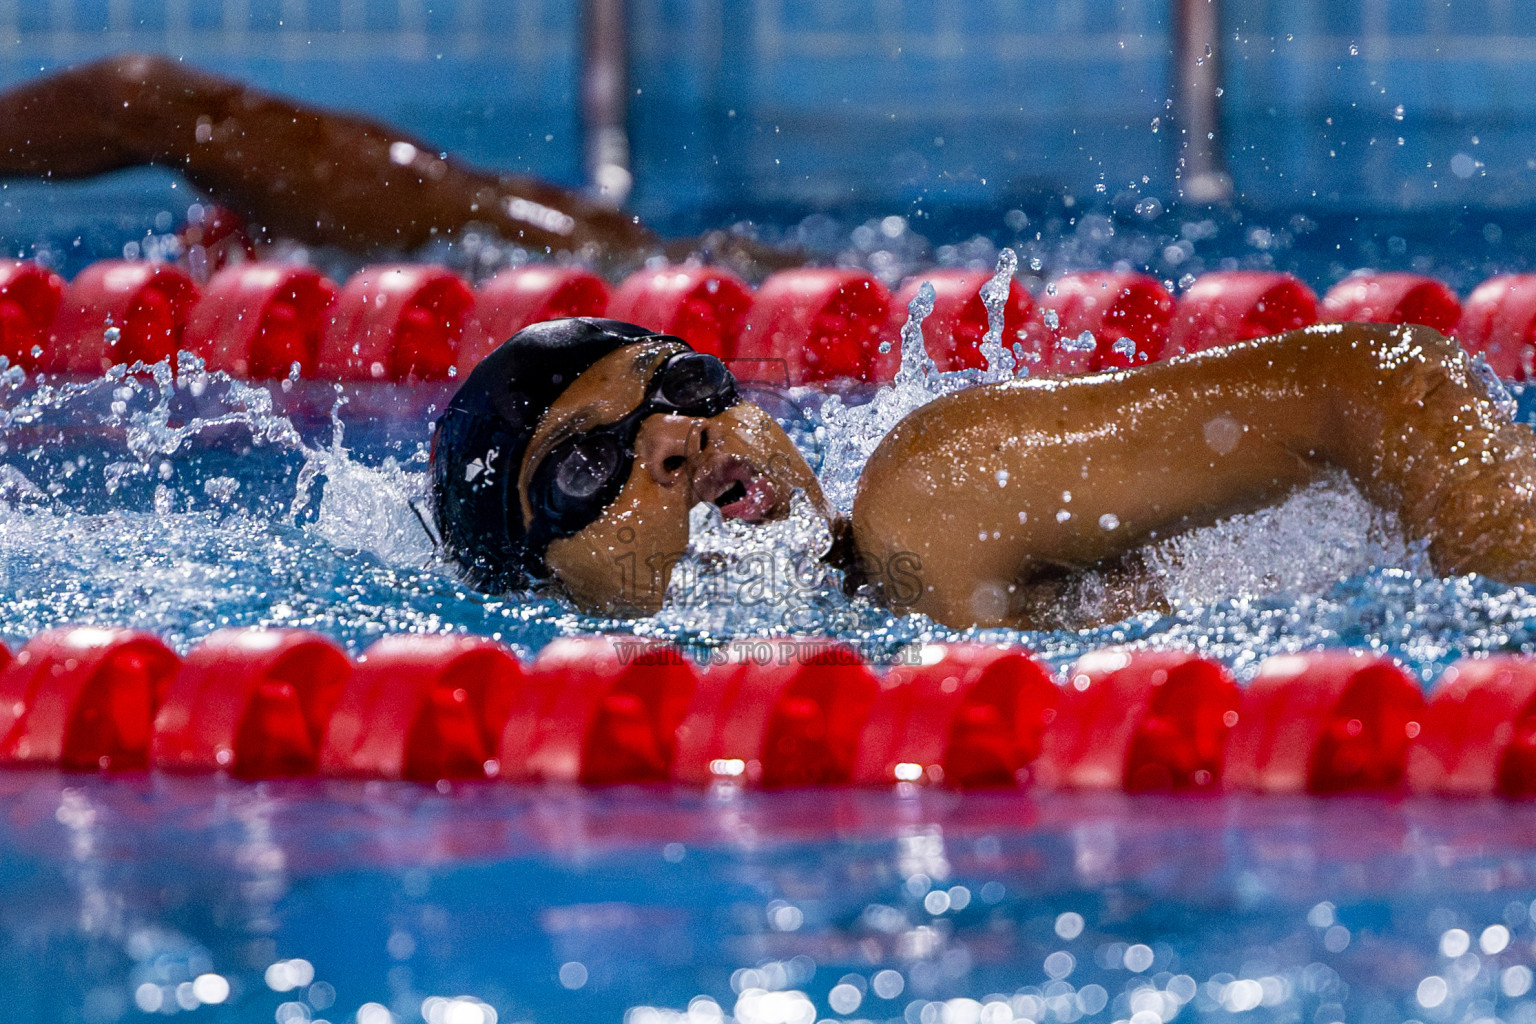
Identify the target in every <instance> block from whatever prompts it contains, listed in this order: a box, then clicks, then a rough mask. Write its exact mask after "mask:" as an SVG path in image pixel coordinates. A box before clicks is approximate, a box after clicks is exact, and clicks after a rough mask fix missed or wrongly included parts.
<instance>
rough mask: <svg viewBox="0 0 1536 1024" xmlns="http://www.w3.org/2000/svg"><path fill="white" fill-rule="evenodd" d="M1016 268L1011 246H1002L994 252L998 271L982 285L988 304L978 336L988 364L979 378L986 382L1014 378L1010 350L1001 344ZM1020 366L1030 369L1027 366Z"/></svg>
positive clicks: (1016, 263)
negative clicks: (982, 332) (981, 334)
mask: <svg viewBox="0 0 1536 1024" xmlns="http://www.w3.org/2000/svg"><path fill="white" fill-rule="evenodd" d="M1018 269H1019V258H1018V256H1017V255H1015V254H1014V251H1013V250H1012V249H1004V250H1003V251H1002V252H1000V253H998V254H997V272H996V273H994V274H993V275H992V280H990V281H988V282H987V283H986V284H985V285H983V286H982V288H981V301H982V304H983V305H984V306H986V307H987V333H986V335H985V337H983V338H982V339H981V354H982V357H983V358H984V359H986V361H987V368H986V370H985V371H984V372H983V374H982V380H983V381H985V382H986V383H988V384H992V383H996V382H998V381H1004V380H1012V379H1013V374H1014V367H1015V365H1016V364H1015V360H1014V355H1013V352H1011V351H1010V350H1009V349H1008V348H1007V346H1005V345H1004V344H1003V313H1004V311H1005V310H1006V309H1007V307H1008V292H1009V289H1010V287H1011V286H1012V284H1013V275H1014V274H1015V273H1017V272H1018ZM1021 369H1023V371H1024V372H1025V373H1028V372H1029V368H1028V367H1022V368H1021Z"/></svg>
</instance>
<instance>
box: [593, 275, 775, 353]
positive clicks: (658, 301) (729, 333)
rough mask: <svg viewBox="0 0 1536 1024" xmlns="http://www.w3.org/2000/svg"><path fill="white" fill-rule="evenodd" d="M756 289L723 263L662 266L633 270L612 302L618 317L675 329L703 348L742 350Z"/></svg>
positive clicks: (611, 312)
mask: <svg viewBox="0 0 1536 1024" xmlns="http://www.w3.org/2000/svg"><path fill="white" fill-rule="evenodd" d="M751 305H752V290H751V289H750V288H748V287H747V284H746V282H745V281H743V280H742V279H741V278H739V277H737V276H736V275H735V274H732V273H730V272H729V271H726V270H721V269H720V268H718V267H695V266H681V267H657V268H653V269H650V270H641V271H637V272H636V273H633V274H631V275H629V277H627V278H625V279H624V283H623V284H621V285H619V288H618V291H616V292H614V293H613V299H612V300H611V301H610V302H609V303H608V315H609V316H611V317H613V319H615V320H624V321H627V322H629V323H632V324H640V325H642V326H645V327H649V328H650V329H652V330H655V331H661V332H663V333H664V334H675V335H677V337H679V338H682V339H683V340H684V341H686V342H687V343H688V344H690V345H692V346H693V347H694V348H695V349H697V350H698V351H700V352H708V353H709V354H710V355H715V356H719V357H720V358H722V359H729V358H732V357H733V356H735V354H736V339H737V337H738V336H739V335H740V334H741V324H742V319H743V318H744V317H745V316H746V314H747V309H748V307H750V306H751Z"/></svg>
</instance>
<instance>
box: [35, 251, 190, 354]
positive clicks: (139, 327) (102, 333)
mask: <svg viewBox="0 0 1536 1024" xmlns="http://www.w3.org/2000/svg"><path fill="white" fill-rule="evenodd" d="M196 301H197V286H196V285H194V284H193V283H192V279H191V278H190V277H188V276H187V275H186V274H185V273H183V272H182V271H181V270H178V269H177V268H176V267H174V266H172V265H170V264H169V263H130V262H128V261H126V260H100V261H98V262H96V263H92V264H91V265H90V266H88V267H86V268H85V269H84V270H82V271H80V276H78V277H76V278H75V279H74V280H73V281H71V282H70V283H69V285H68V286H67V287H66V288H65V290H64V300H63V302H62V303H61V304H60V306H59V315H58V319H56V320H55V321H54V324H53V333H52V335H51V337H50V338H49V341H48V344H47V346H46V347H45V348H44V350H43V354H42V355H41V356H39V357H38V359H37V368H38V369H39V370H43V371H46V372H49V373H57V372H65V373H87V374H92V375H95V374H98V373H103V372H105V371H106V370H109V369H111V368H112V367H113V366H115V365H117V364H119V363H133V362H138V361H143V362H146V363H157V362H159V361H160V360H162V359H172V358H174V357H175V355H176V353H177V352H178V351H180V350H181V348H182V347H183V334H184V333H185V331H186V325H187V316H188V314H189V313H190V312H191V311H192V305H193V303H194V302H196Z"/></svg>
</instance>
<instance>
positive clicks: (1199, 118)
mask: <svg viewBox="0 0 1536 1024" xmlns="http://www.w3.org/2000/svg"><path fill="white" fill-rule="evenodd" d="M1173 28H1174V44H1173V45H1174V51H1173V77H1174V89H1175V90H1176V94H1177V95H1176V98H1175V103H1176V108H1175V111H1174V113H1175V114H1176V116H1177V121H1178V125H1179V127H1180V129H1181V130H1182V132H1183V136H1184V146H1183V153H1182V155H1181V156H1180V159H1179V174H1178V178H1179V191H1180V193H1181V194H1182V196H1183V198H1184V199H1186V200H1187V201H1189V202H1192V203H1220V202H1225V201H1226V200H1228V199H1231V198H1232V176H1231V175H1229V174H1228V173H1227V168H1226V162H1225V160H1224V159H1223V156H1222V154H1223V152H1224V149H1223V146H1222V138H1221V97H1220V92H1221V5H1220V2H1219V0H1176V2H1175V4H1174V27H1173Z"/></svg>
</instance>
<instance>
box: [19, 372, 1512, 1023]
mask: <svg viewBox="0 0 1536 1024" xmlns="http://www.w3.org/2000/svg"><path fill="white" fill-rule="evenodd" d="M914 360H915V357H914ZM919 363H920V360H916V361H913V362H909V365H908V371H909V373H908V375H907V376H905V377H904V378H903V383H902V385H901V386H899V387H898V388H897V389H895V390H893V391H890V392H887V393H885V394H882V395H878V396H875V397H874V398H873V400H868V399H869V398H870V396H868V395H860V396H837V397H833V398H830V399H829V398H826V397H825V396H821V395H816V394H811V393H796V394H789V395H783V394H769V393H762V394H759V395H758V396H757V397H758V398H759V399H760V400H761V401H762V402H763V403H764V404H765V405H766V406H768V407H769V408H770V409H771V410H772V411H773V412H774V413H775V414H776V415H778V416H779V417H780V418H781V419H782V420H783V421H784V422H785V423H786V425H787V426H788V427H789V428H790V430H791V433H792V434H793V435H794V436H795V437H796V439H797V441H799V442H800V443H801V444H802V445H803V447H804V449H805V450H806V453H807V455H808V456H809V457H810V459H811V460H812V462H813V464H816V465H818V466H822V467H824V474H823V475H824V478H825V479H826V480H827V482H828V485H829V492H830V493H832V494H834V496H836V497H838V499H839V500H841V501H843V502H845V503H846V501H847V500H848V499H849V498H851V494H852V491H851V487H850V484H851V477H850V476H849V475H848V474H850V473H853V472H855V471H856V468H857V466H858V465H859V464H860V463H861V461H862V458H863V457H864V456H865V455H867V452H868V450H869V449H870V448H871V447H872V446H873V443H874V441H875V440H877V439H878V437H879V436H880V434H881V433H882V432H883V431H884V430H886V429H888V428H889V426H890V424H891V423H893V422H894V421H895V419H896V418H899V416H900V415H901V414H902V412H904V411H905V410H906V409H909V408H911V407H913V406H914V405H915V404H918V403H920V402H921V401H924V400H927V399H928V398H930V397H932V395H933V394H934V393H935V392H936V391H940V390H944V389H946V388H950V387H954V386H959V385H960V384H963V383H965V382H964V381H959V380H952V379H947V380H944V381H936V380H934V379H932V378H931V377H929V376H925V375H924V373H923V371H922V367H921V366H920V365H919ZM449 393H450V389H448V388H444V387H436V386H423V387H415V388H404V387H401V388H394V387H388V386H374V387H368V388H361V389H337V388H335V387H333V386H331V385H316V384H311V383H302V382H287V383H285V384H282V385H273V386H272V387H270V388H269V387H252V386H248V385H245V384H241V383H238V382H232V381H229V380H227V379H224V378H222V377H219V376H217V375H209V374H206V373H203V372H202V371H201V370H200V369H199V368H198V367H197V366H196V365H195V363H193V362H191V361H184V362H183V364H182V367H181V373H180V375H179V376H175V375H173V374H172V373H171V371H170V370H168V369H167V368H165V367H163V366H162V367H158V368H152V369H150V370H147V371H144V372H136V373H127V372H126V371H120V372H116V373H114V374H111V375H108V376H107V377H106V378H103V379H101V380H97V381H92V382H76V383H63V382H58V381H44V382H38V381H35V380H28V379H26V378H24V377H22V376H21V375H20V374H17V373H15V372H12V373H9V374H7V375H5V376H4V378H3V379H0V632H3V634H4V637H5V638H6V639H7V640H8V641H10V642H12V644H13V645H15V644H19V643H22V642H24V641H25V639H26V638H27V637H28V636H30V635H32V634H33V633H35V632H37V631H39V630H41V629H44V628H48V627H50V626H53V625H57V624H62V623H94V624H116V625H126V626H135V627H141V628H146V629H150V630H153V631H155V632H156V633H158V634H160V635H162V636H164V637H166V638H167V640H168V641H169V642H171V643H172V644H173V645H175V646H178V647H181V648H185V647H186V646H188V645H189V644H191V643H193V642H195V641H196V640H197V638H198V637H200V636H203V635H205V634H207V633H208V632H210V631H212V630H214V629H217V628H220V627H223V626H230V625H257V624H266V625H283V626H302V627H306V628H310V629H315V630H319V631H321V632H323V633H326V634H328V635H330V636H332V637H334V638H336V639H337V640H339V641H340V642H342V643H343V644H345V645H347V646H348V647H349V648H350V649H352V650H353V651H357V650H360V649H361V648H362V647H364V646H366V645H367V644H368V643H369V642H370V641H371V640H372V639H373V638H375V637H377V636H379V635H382V634H385V633H390V632H398V631H404V630H424V631H442V630H469V631H472V632H477V633H483V634H488V635H493V636H497V637H499V638H501V639H503V640H505V641H506V642H508V643H510V644H512V645H513V646H514V647H516V648H517V649H518V650H519V651H520V652H521V653H522V654H524V655H532V654H534V653H536V652H537V650H538V649H539V648H540V647H542V646H543V645H544V644H545V643H547V642H548V641H549V640H550V639H552V638H553V637H556V636H560V635H566V634H570V633H575V632H585V631H593V630H605V629H623V630H630V631H633V632H636V633H640V634H644V635H649V636H657V637H664V638H669V639H673V640H677V641H679V642H682V643H684V644H686V645H688V646H690V647H691V648H692V649H693V650H695V651H696V652H702V651H704V650H706V649H708V648H709V647H711V646H714V645H717V644H719V643H720V642H722V641H723V640H724V639H725V638H728V637H730V636H735V635H743V634H762V633H769V632H776V631H781V630H783V629H784V628H786V627H789V628H793V629H795V630H800V631H807V632H816V633H833V634H836V635H838V636H841V637H843V638H845V639H847V640H849V641H850V642H853V643H855V644H857V645H859V646H860V647H861V649H863V650H864V651H865V653H866V654H867V655H868V656H870V657H871V658H873V659H876V660H880V659H889V658H891V657H893V656H895V654H896V653H897V652H898V651H899V650H900V649H901V648H902V647H903V646H905V645H907V644H910V643H913V642H916V641H927V640H933V639H954V638H959V637H963V636H968V635H972V634H969V633H961V632H956V631H952V630H946V629H943V628H940V627H937V626H935V625H934V624H932V623H930V622H927V621H926V620H923V619H921V618H919V617H908V618H893V617H891V616H889V615H888V614H886V613H885V612H884V611H883V610H881V609H880V608H878V607H876V606H873V605H871V604H869V603H868V602H866V601H864V600H862V599H860V598H857V597H854V598H850V597H848V596H846V595H845V594H844V593H843V590H842V588H841V586H840V580H839V579H838V577H837V574H836V573H835V572H833V571H831V570H828V569H825V568H822V567H820V566H819V563H818V562H817V559H816V555H817V553H818V552H819V551H821V550H823V549H824V547H825V544H826V540H827V538H826V530H825V527H824V525H822V524H820V523H819V522H817V521H816V520H815V519H814V517H811V516H808V515H799V516H795V517H792V518H791V519H790V520H788V521H786V522H784V523H779V524H773V525H771V526H768V527H764V528H759V529H756V530H754V529H748V528H744V527H742V526H740V525H738V524H728V523H723V522H721V521H719V519H718V517H714V518H712V517H711V515H709V514H708V510H707V509H701V510H699V511H698V513H697V514H696V518H695V523H694V526H695V530H694V534H695V542H694V547H693V550H692V552H691V554H690V557H689V558H688V559H687V560H685V562H684V563H683V565H682V566H681V568H680V570H679V573H678V577H677V578H678V581H679V582H678V584H677V586H676V587H675V589H674V592H673V594H672V595H671V598H670V600H669V602H668V605H667V607H666V608H665V609H664V610H663V612H662V613H661V614H659V615H657V616H655V617H654V618H651V619H647V620H641V621H638V622H632V623H621V622H611V621H603V620H598V619H593V618H590V617H587V616H584V615H582V614H581V613H579V612H578V611H576V610H575V609H574V608H572V607H570V606H569V605H568V604H567V603H566V602H565V601H564V600H563V599H562V598H561V597H560V596H559V595H558V594H556V593H542V594H527V595H517V596H512V597H489V596H486V595H482V594H477V593H475V592H473V591H470V590H468V589H467V588H465V587H464V586H462V585H461V584H459V583H458V582H457V581H456V580H455V579H453V578H452V576H451V575H450V574H448V573H446V572H445V571H444V570H443V569H442V567H441V566H439V565H437V564H436V563H435V562H434V560H433V557H432V547H431V543H430V540H429V538H428V534H427V531H426V530H425V529H424V527H423V526H422V524H421V522H420V521H419V518H418V514H417V511H418V509H419V507H420V505H419V499H420V497H421V493H422V490H423V487H424V482H425V468H426V466H425V443H426V441H427V437H428V429H429V424H430V422H431V420H432V418H433V416H434V415H435V410H436V409H438V408H440V407H441V406H442V404H443V403H444V402H445V401H446V399H447V397H448V395H449ZM1524 415H1525V416H1526V418H1527V419H1529V418H1530V416H1529V410H1527V411H1526V412H1525V413H1524ZM839 474H842V475H841V476H839ZM1150 558H1151V560H1152V561H1153V562H1154V563H1156V564H1159V565H1161V566H1162V567H1163V569H1164V571H1165V573H1166V575H1167V580H1168V588H1169V591H1170V593H1171V594H1172V595H1173V597H1174V599H1175V601H1174V605H1175V606H1174V610H1173V612H1172V613H1169V614H1147V615H1143V616H1140V617H1137V618H1135V619H1132V620H1129V621H1127V622H1123V623H1119V624H1116V625H1114V626H1109V627H1104V628H1099V629H1096V630H1092V631H1088V632H1083V633H1077V632H1065V631H1064V632H1055V633H1041V634H1027V635H1022V636H1018V637H1017V639H1020V640H1022V641H1023V642H1024V643H1026V644H1028V645H1030V646H1031V647H1033V648H1034V649H1036V650H1037V651H1039V652H1041V654H1042V655H1043V656H1045V657H1046V658H1048V659H1049V660H1051V661H1052V662H1053V663H1056V664H1063V663H1065V662H1067V661H1069V660H1070V659H1072V658H1073V657H1075V656H1076V655H1077V654H1080V653H1082V652H1083V651H1085V650H1089V649H1093V648H1096V647H1100V646H1103V645H1105V644H1108V643H1120V642H1135V643H1140V644H1145V645H1151V646H1179V647H1194V648H1198V649H1200V650H1202V651H1205V652H1207V653H1210V654H1212V655H1214V656H1216V657H1219V658H1222V659H1223V660H1225V661H1227V662H1228V663H1229V664H1231V665H1233V666H1234V667H1235V668H1236V669H1237V671H1238V672H1239V674H1240V675H1241V674H1243V673H1245V672H1246V671H1248V670H1249V669H1251V668H1252V667H1253V666H1254V665H1255V664H1256V662H1257V660H1258V659H1259V658H1262V657H1263V656H1265V655H1268V654H1271V653H1276V652H1281V651H1292V650H1299V649H1309V648H1315V647H1318V646H1330V645H1341V644H1347V645H1351V646H1357V647H1360V646H1369V647H1373V648H1377V649H1381V650H1384V651H1387V652H1390V653H1392V654H1395V655H1397V656H1399V657H1401V658H1402V659H1404V660H1405V661H1406V662H1407V663H1408V664H1409V665H1411V666H1413V667H1414V668H1415V669H1417V670H1418V671H1419V672H1420V674H1421V675H1422V676H1423V677H1424V678H1425V679H1426V680H1427V679H1429V678H1431V677H1432V676H1433V675H1434V673H1435V672H1436V671H1437V670H1438V669H1439V668H1440V667H1441V666H1443V665H1444V664H1446V663H1448V662H1449V661H1450V660H1453V659H1454V658H1456V657H1459V656H1461V655H1462V654H1465V653H1469V652H1476V651H1487V650H1511V649H1529V648H1530V647H1531V645H1532V642H1533V639H1536V638H1533V637H1532V635H1531V630H1532V623H1536V600H1533V595H1532V593H1531V592H1530V591H1528V590H1526V589H1525V588H1518V587H1516V588H1509V587H1503V586H1498V585H1494V584H1490V583H1488V582H1487V581H1484V580H1480V579H1475V578H1454V579H1440V578H1436V577H1433V576H1431V575H1428V574H1426V573H1425V572H1424V570H1423V562H1422V559H1421V557H1420V555H1419V553H1418V551H1417V550H1416V548H1415V546H1414V545H1412V544H1410V543H1407V542H1405V540H1404V539H1403V538H1402V537H1401V536H1400V535H1399V534H1398V533H1397V530H1396V526H1395V524H1394V523H1393V522H1392V521H1391V520H1390V518H1389V517H1385V516H1382V515H1381V514H1379V513H1377V512H1375V511H1374V510H1372V509H1371V508H1370V506H1369V505H1368V504H1367V503H1366V502H1365V501H1364V500H1363V499H1362V498H1361V497H1360V495H1359V494H1358V493H1357V492H1356V491H1355V490H1354V489H1353V488H1352V487H1351V486H1350V485H1349V484H1348V483H1347V482H1346V481H1344V480H1342V479H1337V480H1325V481H1323V482H1321V483H1319V484H1317V485H1315V486H1313V487H1311V488H1308V489H1306V490H1303V491H1301V492H1298V493H1297V494H1295V495H1294V496H1293V497H1292V498H1291V499H1289V500H1288V501H1287V502H1285V503H1284V504H1283V505H1281V506H1279V507H1277V508H1275V509H1271V510H1267V511H1264V512H1260V513H1255V514H1252V515H1249V516H1244V517H1239V518H1236V519H1234V520H1231V521H1229V522H1226V523H1223V524H1220V525H1218V526H1216V527H1212V528H1210V529H1207V530H1202V531H1198V532H1197V533H1194V534H1191V535H1187V536H1185V537H1183V538H1180V539H1178V540H1176V541H1174V542H1171V543H1169V544H1166V545H1164V546H1163V547H1161V548H1158V549H1156V550H1154V551H1152V552H1151V553H1150ZM749 570H750V571H749ZM765 580H766V585H765ZM1004 635H1005V634H1000V633H996V632H992V633H987V634H985V636H986V637H989V638H997V637H1001V636H1004ZM1533 814H1536V811H1533V810H1532V809H1530V808H1527V807H1523V806H1511V805H1508V804H1502V803H1479V802H1472V803H1454V804H1453V803H1440V802H1409V803H1391V802H1383V801H1362V800H1348V799H1346V800H1333V801H1327V802H1322V801H1312V800H1295V801H1287V800H1256V799H1255V800H1250V799H1246V798H1236V797H1234V798H1223V799H1194V800H1177V799H1137V800H1127V799H1122V798H1119V797H1084V796H1036V795H1029V794H1013V795H970V796H964V797H961V796H956V795H953V794H945V793H934V792H912V793H894V792H893V793H848V792H823V793H800V794H793V793H783V794H746V795H743V794H739V793H731V792H728V791H722V792H717V793H712V794H700V793H695V792H673V791H670V790H626V789H621V790H615V791H611V792H586V793H579V792H564V791H552V790H520V789H515V788H512V787H499V786H493V785H492V786H483V787H475V786H469V787H447V788H445V789H444V790H443V791H433V790H431V789H423V788H419V787H413V786H393V785H359V784H352V783H325V782H315V783H294V784H283V785H261V786H251V785H243V784H238V783H233V782H229V781H227V780H216V779H178V778H169V777H159V776H157V777H147V778H126V779H96V778H85V777H69V776H60V775H56V774H51V773H15V774H7V775H4V776H0V850H3V854H0V876H3V878H4V884H3V886H0V892H3V894H4V898H3V899H0V986H3V987H4V989H5V990H6V991H5V994H4V996H3V998H0V1004H3V1005H6V1006H9V1007H12V1008H13V1010H12V1012H13V1014H14V1015H15V1016H16V1019H19V1020H57V1021H83V1022H86V1024H111V1022H115V1021H119V1020H129V1019H146V1018H147V1017H148V1016H149V1015H166V1014H176V1013H194V1014H197V1015H200V1016H201V1017H203V1018H206V1019H210V1020H216V1019H223V1020H242V1021H244V1020H249V1021H266V1020H275V1021H277V1022H279V1024H296V1022H299V1021H303V1020H311V1019H317V1020H318V1019H323V1020H329V1021H350V1020H356V1021H357V1022H358V1024H385V1022H387V1021H388V1020H390V1019H391V1015H392V1016H393V1018H394V1019H398V1020H401V1021H416V1020H425V1021H427V1022H428V1024H488V1022H490V1021H493V1020H500V1021H514V1020H529V1021H564V1020H613V1021H618V1020H621V1019H624V1018H625V1015H626V1014H627V1015H628V1019H629V1021H630V1022H631V1024H652V1022H657V1024H659V1022H662V1021H682V1020H686V1021H688V1022H689V1024H709V1022H713V1021H718V1020H720V1019H721V1018H722V1017H723V1016H725V1017H733V1018H734V1019H735V1020H737V1021H740V1022H742V1024H774V1022H778V1024H813V1022H814V1021H816V1020H821V1019H867V1020H905V1021H908V1022H911V1024H982V1022H985V1024H1001V1022H1007V1021H1012V1020H1016V1019H1017V1020H1029V1021H1033V1022H1035V1024H1073V1022H1075V1021H1078V1020H1080V1019H1081V1020H1087V1021H1102V1022H1104V1024H1110V1022H1112V1021H1131V1022H1133V1024H1166V1022H1168V1021H1171V1020H1174V1019H1175V1018H1182V1019H1185V1020H1192V1019H1194V1018H1197V1017H1198V1018H1202V1019H1203V1018H1206V1017H1210V1018H1211V1019H1213V1020H1216V1019H1221V1020H1225V1019H1226V1018H1227V1017H1228V1016H1241V1015H1245V1014H1246V1015H1254V1019H1262V1020H1269V1021H1276V1022H1283V1024H1292V1022H1302V1024H1335V1022H1339V1021H1349V1022H1356V1021H1359V1022H1362V1024H1395V1022H1399V1021H1406V1020H1419V1021H1423V1022H1426V1024H1439V1022H1445V1021H1462V1020H1466V1021H1469V1022H1473V1021H1483V1020H1489V1021H1492V1020H1499V1021H1504V1022H1508V1024H1536V1009H1533V1006H1536V1004H1533V1003H1530V1002H1527V1001H1526V1000H1525V998H1524V997H1525V996H1526V994H1527V992H1528V991H1529V990H1530V987H1531V977H1532V975H1531V970H1530V965H1531V962H1532V943H1533V940H1536V928H1533V925H1532V917H1531V901H1532V898H1533V897H1536V882H1533V878H1532V871H1533V870H1536V861H1533V855H1536V847H1533V845H1532V843H1531V837H1532V835H1536V832H1533V826H1536V819H1533V817H1532V815H1533Z"/></svg>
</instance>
